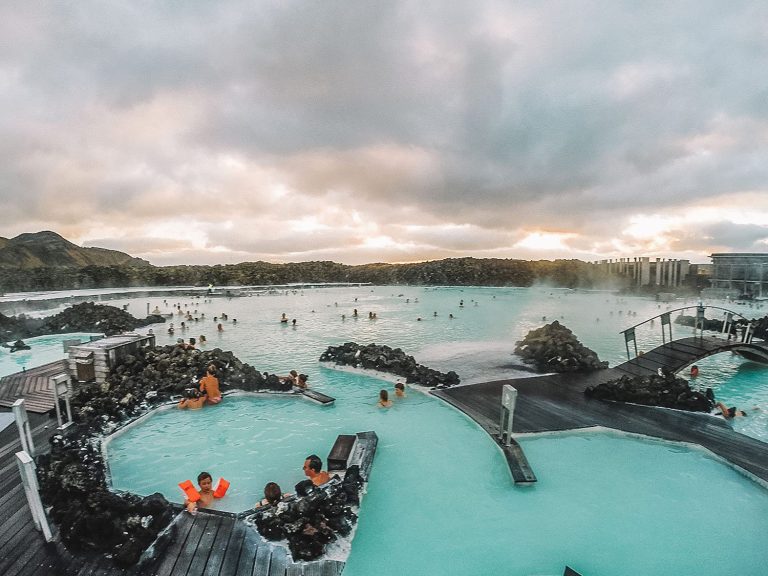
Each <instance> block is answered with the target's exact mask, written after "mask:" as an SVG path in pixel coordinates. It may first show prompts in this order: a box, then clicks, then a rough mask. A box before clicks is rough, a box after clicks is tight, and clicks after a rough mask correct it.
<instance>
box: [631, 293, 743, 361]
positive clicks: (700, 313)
mask: <svg viewBox="0 0 768 576" xmlns="http://www.w3.org/2000/svg"><path fill="white" fill-rule="evenodd" d="M690 308H694V309H696V321H695V323H694V328H693V329H694V335H695V333H696V330H698V329H701V337H702V338H703V337H704V320H705V317H704V313H705V311H706V309H707V308H712V309H713V310H723V311H724V312H725V321H724V322H723V329H722V333H723V334H725V333H728V334H730V332H731V326H732V321H733V317H734V316H738V317H740V318H742V319H744V320H746V321H747V323H748V326H747V329H746V330H745V332H744V335H743V341H745V342H749V341H750V340H751V339H752V320H750V319H749V318H747V317H746V316H744V315H743V314H740V313H739V312H734V311H733V310H729V309H728V308H723V307H721V306H710V305H706V306H705V305H704V304H696V305H693V306H683V307H682V308H676V309H675V310H667V311H666V312H662V313H661V314H658V315H656V316H653V317H652V318H648V319H647V320H644V321H643V322H640V323H639V324H635V325H634V326H631V327H629V328H626V329H624V330H621V331H620V332H619V334H623V335H624V345H625V346H626V348H627V359H628V360H631V356H630V353H629V343H630V342H632V343H633V344H634V347H635V356H638V352H637V340H636V339H635V328H637V327H639V326H642V325H644V324H647V323H649V322H653V321H654V320H656V319H657V318H660V319H661V340H662V342H663V343H664V344H666V343H667V334H666V332H665V330H664V328H665V326H666V327H668V328H669V341H670V342H671V341H672V338H673V337H672V320H671V316H672V314H673V313H674V312H682V311H684V310H688V309H690ZM678 316H682V314H679V315H678Z"/></svg>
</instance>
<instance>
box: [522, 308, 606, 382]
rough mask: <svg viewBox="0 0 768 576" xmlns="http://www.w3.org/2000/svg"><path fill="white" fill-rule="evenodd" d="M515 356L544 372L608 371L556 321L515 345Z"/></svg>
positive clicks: (530, 333)
mask: <svg viewBox="0 0 768 576" xmlns="http://www.w3.org/2000/svg"><path fill="white" fill-rule="evenodd" d="M515 354H517V355H518V356H520V357H521V358H522V359H523V362H525V363H526V364H531V365H533V366H535V367H536V369H537V370H539V371H541V372H591V371H593V370H602V369H604V368H608V362H601V361H600V358H598V356H597V354H596V353H595V352H593V351H592V350H590V349H589V348H587V347H586V346H584V345H583V344H582V343H581V342H579V340H578V338H576V336H575V335H574V334H573V332H571V331H570V330H569V329H568V328H566V327H565V326H563V325H562V324H560V323H559V322H558V321H557V320H555V321H554V322H552V323H551V324H546V325H544V326H542V327H541V328H537V329H535V330H531V331H530V332H528V334H526V336H525V338H523V339H522V340H521V341H519V342H517V344H516V345H515Z"/></svg>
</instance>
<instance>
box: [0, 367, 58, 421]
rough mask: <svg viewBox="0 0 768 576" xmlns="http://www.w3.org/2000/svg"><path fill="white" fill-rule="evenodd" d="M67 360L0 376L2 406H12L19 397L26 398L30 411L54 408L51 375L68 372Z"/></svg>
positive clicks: (39, 411) (45, 410) (44, 411)
mask: <svg viewBox="0 0 768 576" xmlns="http://www.w3.org/2000/svg"><path fill="white" fill-rule="evenodd" d="M68 370H69V368H68V365H67V361H66V360H57V361H56V362H51V363H49V364H44V365H43V366H38V367H37V368H31V369H29V370H26V371H24V372H17V373H16V374H11V375H10V376H4V377H3V378H0V406H4V407H6V408H10V407H11V406H13V403H14V402H15V401H16V400H18V399H19V398H24V405H25V406H26V408H27V411H28V412H36V413H38V414H44V413H46V412H48V411H49V410H53V408H54V401H53V388H52V387H51V381H50V378H51V376H55V375H56V374H61V373H62V372H68Z"/></svg>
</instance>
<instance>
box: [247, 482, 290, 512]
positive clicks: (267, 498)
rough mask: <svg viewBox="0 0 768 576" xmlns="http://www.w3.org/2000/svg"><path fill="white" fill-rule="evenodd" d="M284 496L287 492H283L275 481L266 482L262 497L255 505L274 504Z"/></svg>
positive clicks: (257, 506)
mask: <svg viewBox="0 0 768 576" xmlns="http://www.w3.org/2000/svg"><path fill="white" fill-rule="evenodd" d="M286 496H288V494H283V491H282V490H281V489H280V485H279V484H277V483H276V482H268V483H267V485H266V486H264V498H263V499H262V500H261V501H260V502H259V503H258V504H256V506H255V507H256V508H259V507H261V506H274V505H275V504H277V503H278V502H280V500H282V499H283V498H284V497H286Z"/></svg>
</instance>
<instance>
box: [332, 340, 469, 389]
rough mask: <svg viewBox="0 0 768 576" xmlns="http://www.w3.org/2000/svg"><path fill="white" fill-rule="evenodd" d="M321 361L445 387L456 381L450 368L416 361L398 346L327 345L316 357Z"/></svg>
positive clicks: (417, 382) (456, 376)
mask: <svg viewBox="0 0 768 576" xmlns="http://www.w3.org/2000/svg"><path fill="white" fill-rule="evenodd" d="M320 361H321V362H334V363H335V364H338V365H340V366H352V367H355V368H365V369H367V370H377V371H379V372H386V373H388V374H394V375H395V376H402V377H403V378H404V379H405V381H406V382H407V383H409V384H411V383H415V384H422V385H424V386H430V387H433V388H434V387H439V388H445V387H447V386H453V385H455V384H458V383H459V382H460V379H459V376H458V374H456V372H454V371H450V372H448V373H443V372H438V371H437V370H432V369H431V368H427V367H426V366H422V365H421V364H418V363H417V362H416V360H414V358H413V356H408V355H407V354H406V353H405V352H403V351H402V350H401V349H400V348H390V347H389V346H378V345H376V344H368V345H367V346H361V345H360V344H356V343H355V342H347V343H346V344H343V345H341V346H329V347H328V349H327V350H326V351H325V352H323V354H322V355H321V356H320Z"/></svg>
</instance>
